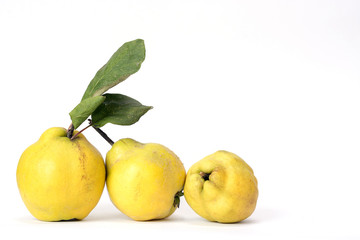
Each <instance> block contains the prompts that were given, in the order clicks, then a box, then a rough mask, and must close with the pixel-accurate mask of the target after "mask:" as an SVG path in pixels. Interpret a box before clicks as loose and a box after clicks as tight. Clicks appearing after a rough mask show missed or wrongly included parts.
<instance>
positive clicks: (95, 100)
mask: <svg viewBox="0 0 360 240" xmlns="http://www.w3.org/2000/svg"><path fill="white" fill-rule="evenodd" d="M104 100H105V97H104V96H95V97H90V98H87V99H85V100H83V101H81V102H80V103H79V104H78V105H77V106H76V107H75V108H74V109H73V110H72V111H71V112H70V117H71V121H72V123H73V125H74V129H76V128H78V127H79V126H80V125H81V124H82V123H83V122H84V121H85V120H86V119H87V118H88V117H89V116H90V115H91V114H92V113H93V112H94V111H95V109H96V108H97V107H98V106H99V105H100V104H101V103H102V102H104Z"/></svg>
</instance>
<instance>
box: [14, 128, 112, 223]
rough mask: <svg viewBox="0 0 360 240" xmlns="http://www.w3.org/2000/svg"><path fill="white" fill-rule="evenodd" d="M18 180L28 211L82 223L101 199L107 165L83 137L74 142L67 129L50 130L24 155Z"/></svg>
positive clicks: (37, 215)
mask: <svg viewBox="0 0 360 240" xmlns="http://www.w3.org/2000/svg"><path fill="white" fill-rule="evenodd" d="M75 133H76V132H75ZM16 178H17V184H18V188H19V191H20V195H21V197H22V199H23V201H24V203H25V205H26V207H27V209H28V210H29V211H30V213H31V214H32V215H33V216H34V217H36V218H37V219H39V220H42V221H60V220H70V219H78V220H81V219H83V218H85V217H86V216H87V215H88V214H89V213H90V212H91V211H92V210H93V208H94V207H95V206H96V204H97V203H98V201H99V199H100V197H101V194H102V192H103V189H104V185H105V165H104V160H103V158H102V156H101V154H100V153H99V152H98V150H97V149H96V148H95V147H94V146H93V145H91V144H90V143H89V142H88V141H87V140H86V138H85V137H84V136H83V135H82V134H79V135H78V136H77V137H76V138H75V139H74V140H70V139H69V138H67V137H66V129H64V128H50V129H48V130H46V131H45V132H44V133H43V134H42V135H41V137H40V139H39V140H38V141H37V142H36V143H34V144H33V145H31V146H30V147H28V148H27V149H26V150H25V151H24V153H23V154H22V155H21V158H20V160H19V163H18V167H17V172H16Z"/></svg>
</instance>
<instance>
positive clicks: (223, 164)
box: [16, 39, 258, 223]
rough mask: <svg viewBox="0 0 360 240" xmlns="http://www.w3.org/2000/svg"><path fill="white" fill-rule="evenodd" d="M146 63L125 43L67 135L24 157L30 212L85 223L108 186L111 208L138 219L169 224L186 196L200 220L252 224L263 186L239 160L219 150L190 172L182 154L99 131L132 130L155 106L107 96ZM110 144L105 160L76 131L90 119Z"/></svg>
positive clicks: (21, 169) (54, 133)
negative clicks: (248, 221)
mask: <svg viewBox="0 0 360 240" xmlns="http://www.w3.org/2000/svg"><path fill="white" fill-rule="evenodd" d="M144 58H145V46H144V42H143V40H141V39H137V40H134V41H131V42H127V43H125V44H124V45H123V46H121V47H120V48H119V50H118V51H117V52H115V54H114V55H113V56H112V57H111V58H110V60H109V61H108V62H107V63H106V64H105V65H104V66H103V67H102V68H101V69H100V70H99V71H98V72H97V73H96V75H95V77H94V79H93V80H92V81H91V82H90V84H89V86H88V88H87V90H86V91H85V94H84V96H83V98H82V100H81V102H80V103H79V104H78V105H77V106H76V107H75V108H74V109H73V110H72V111H71V112H70V117H71V120H72V124H71V125H70V127H69V128H68V129H65V128H60V127H54V128H50V129H48V130H46V131H45V132H44V133H43V134H42V135H41V137H40V139H39V140H38V141H37V142H36V143H34V144H33V145H31V146H30V147H28V148H27V149H26V150H25V151H24V152H23V154H22V155H21V157H20V160H19V163H18V167H17V172H16V177H17V184H18V188H19V191H20V195H21V197H22V199H23V201H24V203H25V205H26V207H27V209H28V210H29V211H30V213H31V214H32V215H33V216H34V217H36V218H37V219H39V220H42V221H61V220H73V219H78V220H81V219H83V218H85V217H86V216H88V214H89V213H90V212H91V211H92V210H93V209H94V208H95V206H96V205H97V203H98V201H99V199H100V197H101V195H102V192H103V189H104V186H105V183H106V186H107V190H108V193H109V196H110V199H111V201H112V202H113V204H114V205H115V206H116V207H117V208H118V209H119V210H120V211H121V212H123V213H124V214H125V215H127V216H129V217H130V218H132V219H134V220H138V221H146V220H153V219H163V218H166V217H168V216H170V215H171V214H172V213H174V211H175V210H176V209H177V208H178V207H179V206H180V197H181V196H182V195H184V196H185V199H186V201H187V203H188V204H189V206H190V207H191V208H192V209H193V210H194V211H195V212H196V213H197V214H199V215H200V216H202V217H203V218H205V219H207V220H209V221H216V222H221V223H233V222H239V221H242V220H244V219H246V218H248V217H249V216H250V215H251V214H252V213H253V211H254V210H255V207H256V202H257V197H258V188H257V180H256V178H255V176H254V173H253V170H252V169H251V167H250V166H249V165H248V164H246V162H245V161H244V160H242V159H241V158H240V157H238V156H237V155H235V154H233V153H230V152H227V151H217V152H215V153H213V154H211V155H209V156H207V157H205V158H204V159H202V160H200V161H198V162H197V163H195V164H194V165H193V166H191V167H190V169H189V170H188V172H187V173H186V171H185V168H184V166H183V164H182V162H181V161H180V159H179V158H178V156H177V155H176V154H175V153H174V152H172V151H171V150H170V149H168V148H166V147H165V146H163V145H160V144H155V143H148V144H142V143H140V142H137V141H135V140H133V139H130V138H125V139H120V140H119V141H117V142H115V143H114V142H113V141H112V140H111V139H110V138H109V137H108V136H107V135H106V134H105V133H104V132H103V131H102V130H101V129H100V128H101V127H102V126H104V125H105V124H107V123H113V124H118V125H131V124H134V123H135V122H137V121H138V120H139V119H140V117H141V116H142V115H144V114H145V113H146V112H147V111H148V110H149V109H151V107H148V106H144V105H142V104H141V103H140V102H138V101H136V100H135V99H132V98H130V97H128V96H125V95H121V94H108V93H105V92H106V91H107V90H108V89H110V88H111V87H113V86H115V85H117V84H118V83H120V82H122V81H124V80H125V79H126V78H127V77H129V76H130V75H131V74H133V73H135V72H137V71H138V70H139V68H140V66H141V63H142V62H143V61H144ZM89 116H91V119H89V122H90V123H89V125H88V126H87V127H85V128H84V129H83V130H85V129H87V128H88V127H93V128H94V129H95V130H96V131H97V132H99V133H100V135H101V136H102V137H104V138H105V139H106V140H107V141H108V142H109V143H110V144H111V145H112V147H111V149H110V150H109V151H108V153H107V154H106V159H105V163H104V159H103V157H102V156H101V154H100V152H99V151H98V150H97V149H96V148H95V147H94V146H93V145H92V144H91V143H90V142H89V141H88V140H87V139H86V138H85V137H84V135H83V134H82V131H83V130H81V131H78V130H76V129H77V128H78V127H79V126H80V125H81V124H82V123H83V122H84V121H85V120H86V119H88V118H89Z"/></svg>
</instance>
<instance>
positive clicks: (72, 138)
mask: <svg viewBox="0 0 360 240" xmlns="http://www.w3.org/2000/svg"><path fill="white" fill-rule="evenodd" d="M91 126H92V123H91V121H90V123H89V125H88V126H86V127H85V128H84V129H82V130H81V131H79V132H77V133H76V134H75V135H74V136H72V137H71V138H70V140H74V139H75V138H76V137H77V136H78V135H79V134H80V133H82V132H83V131H85V130H86V129H88V128H89V127H91Z"/></svg>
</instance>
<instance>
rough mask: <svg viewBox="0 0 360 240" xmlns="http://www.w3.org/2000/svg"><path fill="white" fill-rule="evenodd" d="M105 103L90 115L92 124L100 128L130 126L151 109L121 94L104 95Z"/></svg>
mask: <svg viewBox="0 0 360 240" xmlns="http://www.w3.org/2000/svg"><path fill="white" fill-rule="evenodd" d="M104 96H105V97H106V99H105V101H104V102H103V103H102V104H101V105H100V106H99V107H98V108H97V109H96V110H95V111H94V112H93V113H92V116H91V118H92V123H93V125H94V126H96V127H98V128H99V127H102V126H104V125H105V124H107V123H113V124H117V125H132V124H134V123H136V122H137V121H139V119H140V117H141V116H143V115H144V114H145V113H146V112H147V111H149V110H150V109H151V108H152V107H149V106H144V105H142V104H141V103H140V102H138V101H137V100H135V99H133V98H130V97H128V96H125V95H122V94H104Z"/></svg>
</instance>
